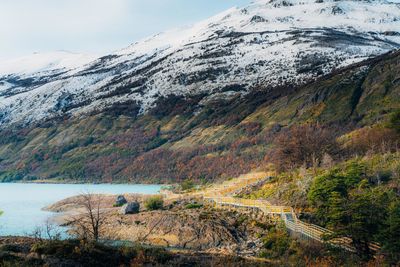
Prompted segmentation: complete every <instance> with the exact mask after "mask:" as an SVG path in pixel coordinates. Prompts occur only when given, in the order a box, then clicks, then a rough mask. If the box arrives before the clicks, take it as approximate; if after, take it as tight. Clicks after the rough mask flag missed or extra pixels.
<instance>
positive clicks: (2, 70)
mask: <svg viewBox="0 0 400 267" xmlns="http://www.w3.org/2000/svg"><path fill="white" fill-rule="evenodd" d="M96 58H97V56H94V55H84V54H77V53H71V52H66V51H56V52H47V53H34V54H32V55H29V56H25V57H21V58H17V59H11V60H5V61H3V62H0V75H8V74H25V75H29V74H33V73H38V72H48V71H54V70H70V69H74V68H77V67H81V66H82V65H86V64H87V63H89V62H91V61H93V60H95V59H96Z"/></svg>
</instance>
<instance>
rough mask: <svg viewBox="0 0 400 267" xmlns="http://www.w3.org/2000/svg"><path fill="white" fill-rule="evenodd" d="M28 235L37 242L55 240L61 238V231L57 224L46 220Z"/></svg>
mask: <svg viewBox="0 0 400 267" xmlns="http://www.w3.org/2000/svg"><path fill="white" fill-rule="evenodd" d="M28 236H30V237H32V238H33V239H35V240H36V241H37V242H43V241H45V240H46V241H57V240H60V239H61V231H60V229H59V228H58V226H57V225H56V224H55V223H53V222H52V221H50V220H46V222H45V224H44V225H42V226H38V227H36V228H35V229H34V230H33V231H32V232H31V233H29V234H28Z"/></svg>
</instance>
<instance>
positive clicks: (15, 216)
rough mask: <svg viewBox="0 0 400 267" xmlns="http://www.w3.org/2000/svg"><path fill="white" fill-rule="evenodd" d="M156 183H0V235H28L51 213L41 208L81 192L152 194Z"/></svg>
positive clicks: (158, 188)
mask: <svg viewBox="0 0 400 267" xmlns="http://www.w3.org/2000/svg"><path fill="white" fill-rule="evenodd" d="M160 189H161V186H160V185H110V184H98V185H88V184H15V183H14V184H13V183H5V184H2V183H0V210H2V211H3V212H4V213H3V215H2V216H0V236H4V235H16V236H21V235H28V234H30V233H32V232H33V230H34V229H35V228H37V227H38V226H42V225H43V224H45V222H46V221H47V220H48V219H49V218H50V217H51V216H53V215H54V214H53V213H51V212H47V211H43V210H42V208H43V207H46V206H48V205H50V204H53V203H55V202H57V201H59V200H62V199H64V198H67V197H71V196H75V195H79V194H82V193H85V192H90V193H101V194H124V193H140V194H155V193H157V192H158V191H159V190H160Z"/></svg>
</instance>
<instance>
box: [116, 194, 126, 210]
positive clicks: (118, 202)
mask: <svg viewBox="0 0 400 267" xmlns="http://www.w3.org/2000/svg"><path fill="white" fill-rule="evenodd" d="M126 203H128V201H127V200H126V198H125V197H124V196H117V200H116V201H115V204H114V205H115V206H116V207H121V206H123V205H125V204H126Z"/></svg>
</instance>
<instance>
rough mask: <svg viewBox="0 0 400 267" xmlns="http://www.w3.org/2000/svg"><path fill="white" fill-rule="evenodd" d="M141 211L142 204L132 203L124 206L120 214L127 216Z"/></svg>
mask: <svg viewBox="0 0 400 267" xmlns="http://www.w3.org/2000/svg"><path fill="white" fill-rule="evenodd" d="M139 211H140V203H139V202H131V203H127V204H125V205H123V206H122V208H121V209H120V211H119V213H120V214H122V215H126V214H137V213H139Z"/></svg>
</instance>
